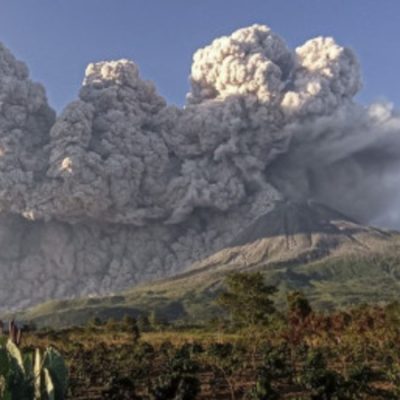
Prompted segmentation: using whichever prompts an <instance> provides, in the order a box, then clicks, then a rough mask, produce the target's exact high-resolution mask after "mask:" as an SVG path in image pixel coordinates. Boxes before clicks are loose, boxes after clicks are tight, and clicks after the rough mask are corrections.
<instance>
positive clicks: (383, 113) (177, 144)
mask: <svg viewBox="0 0 400 400" xmlns="http://www.w3.org/2000/svg"><path fill="white" fill-rule="evenodd" d="M190 83H191V90H190V93H189V94H188V96H187V105H186V106H185V107H184V108H182V109H180V108H177V107H174V106H169V105H168V104H167V103H166V102H165V100H164V99H163V98H161V96H159V95H158V94H157V92H156V89H155V88H154V86H153V85H152V84H151V83H150V82H147V81H143V80H142V79H141V78H140V75H139V71H138V67H137V66H136V65H135V64H134V63H133V62H131V61H128V60H119V61H111V62H99V63H95V64H91V65H89V66H88V68H87V70H86V75H85V78H84V82H83V86H82V89H81V90H80V93H79V98H78V100H76V101H74V102H72V103H71V104H70V105H68V106H67V107H66V109H65V110H64V111H63V112H62V114H61V115H60V116H58V117H56V115H55V113H54V112H53V111H52V109H51V108H50V106H49V105H48V104H47V99H46V96H45V91H44V89H43V87H42V86H40V85H38V84H36V83H33V82H32V81H31V80H30V79H29V76H28V70H27V68H26V66H25V65H24V64H23V63H21V62H19V61H17V60H16V59H15V58H14V56H13V55H12V54H11V53H10V51H9V50H7V49H6V48H5V47H3V46H1V47H0V107H1V110H0V111H1V112H0V151H1V156H0V210H1V218H0V254H1V256H0V273H1V276H2V278H1V281H0V304H2V307H4V308H16V307H22V306H27V305H32V304H34V303H38V302H40V301H42V300H45V299H50V298H65V297H74V296H80V295H88V294H91V295H96V294H103V293H110V292H114V291H117V290H120V289H124V288H126V287H128V286H132V285H135V284H137V283H139V282H142V281H144V280H149V279H154V278H162V277H166V276H171V275H173V274H176V273H177V272H180V271H183V270H184V269H185V268H188V267H189V266H190V265H192V264H193V263H195V262H197V261H199V260H202V259H204V258H205V257H208V256H210V255H211V254H213V253H215V252H218V251H219V250H221V249H224V248H226V247H227V246H229V245H230V244H231V243H233V244H234V243H236V244H240V243H242V242H243V238H248V237H250V238H251V237H254V238H257V237H258V236H268V237H272V236H274V235H277V237H281V236H282V234H284V235H283V236H285V237H286V239H284V240H286V243H289V242H291V241H292V240H296V241H297V242H299V243H303V242H304V243H308V244H307V246H311V247H312V246H314V245H315V242H318V243H322V242H323V243H325V244H326V247H329V246H328V244H330V243H333V245H335V244H334V243H335V241H338V240H339V242H340V239H338V238H340V237H342V238H345V237H346V238H349V241H350V242H351V243H353V244H355V243H358V242H360V240H358V234H356V233H355V232H358V231H360V232H364V230H363V229H364V228H361V227H360V226H359V225H357V226H356V225H354V229H355V231H354V233H351V234H350V233H349V232H350V231H351V229H353V228H351V229H350V228H349V227H350V226H351V223H350V222H346V224H345V228H344V229H343V230H341V228H340V227H339V226H338V225H335V224H333V223H331V222H329V223H328V222H326V221H328V220H329V221H332V218H331V217H329V218H327V216H326V213H327V211H323V207H322V206H318V207H312V208H310V207H309V206H306V205H304V204H309V203H307V202H308V201H309V200H310V199H313V200H315V201H317V202H321V203H323V204H326V205H327V206H329V207H331V208H333V209H337V210H339V211H340V212H342V213H344V214H345V215H349V216H350V217H352V218H355V219H357V220H358V221H360V222H361V223H368V222H370V221H375V220H385V219H387V215H397V208H396V207H395V206H393V204H396V201H397V200H398V198H399V196H398V187H399V185H398V183H399V177H400V174H399V171H400V165H399V160H400V147H399V139H400V118H399V115H398V113H397V112H396V111H394V110H393V109H392V107H391V106H390V105H389V104H380V103H377V104H373V105H371V106H369V107H364V106H361V105H359V104H357V103H355V102H354V101H353V97H354V95H355V94H356V93H357V92H358V90H359V89H360V87H361V81H360V71H359V67H358V62H357V59H356V57H355V55H354V54H353V52H352V51H351V50H349V49H347V48H344V47H341V46H339V45H338V44H337V43H336V42H335V41H334V40H333V39H332V38H322V37H319V38H316V39H312V40H310V41H308V42H307V43H305V44H304V45H302V46H300V47H298V48H297V49H296V50H294V51H293V50H291V49H289V48H288V47H287V45H286V44H285V42H284V41H283V40H282V39H281V38H280V37H279V36H277V35H276V34H274V33H273V32H272V31H271V30H270V29H269V28H268V27H266V26H262V25H254V26H251V27H248V28H244V29H240V30H238V31H236V32H234V33H233V34H232V35H231V36H228V37H222V38H219V39H216V40H215V41H214V42H213V43H212V44H211V45H209V46H207V47H205V48H203V49H200V50H199V51H197V52H196V53H195V55H194V61H193V66H192V71H191V75H190ZM285 201H289V203H286V204H303V206H301V207H300V208H296V210H295V212H294V215H296V217H295V218H289V217H288V216H289V215H290V212H291V211H290V208H289V209H287V208H285V209H286V211H285V213H284V215H285V217H284V218H276V215H278V214H279V213H281V212H282V207H283V206H282V204H285V203H284V202H285ZM285 207H287V206H285ZM326 210H327V209H326ZM388 210H389V213H388ZM271 211H272V213H270V212H271ZM324 213H325V214H324ZM328 214H329V215H332V213H331V212H329V213H328ZM279 215H280V214H279ZM335 215H336V214H335ZM264 227H265V228H264ZM294 228H295V229H296V230H299V231H303V230H305V232H304V233H302V236H301V238H298V237H297V234H296V235H289V236H288V235H287V234H286V233H285V232H287V231H288V229H294ZM264 229H266V231H264ZM316 229H317V230H320V231H322V232H321V233H320V234H319V235H320V239H321V240H322V239H323V240H322V242H321V240H319V239H318V240H317V241H316V236H315V233H314V231H315V230H316ZM365 232H367V233H368V235H372V237H375V235H377V236H379V238H380V239H379V240H384V238H387V237H390V235H386V234H384V233H380V232H379V231H374V230H369V229H368V228H365ZM299 233H300V232H299ZM252 235H253V236H252ZM271 240H272V239H271ZM279 240H281V239H279ZM346 240H347V239H346ZM275 247H276V246H275ZM278 247H279V246H278ZM281 247H282V246H281ZM299 247H301V246H299ZM317 247H318V246H317ZM322 247H324V246H322ZM364 247H365V246H364ZM289 248H290V247H289ZM320 250H321V249H320V248H319V247H318V251H320ZM282 251H287V248H286V249H284V246H283V247H282ZM324 251H325V250H324ZM267 255H268V256H271V255H272V250H268V254H267ZM277 257H278V256H277ZM279 257H280V256H279ZM279 257H278V258H279Z"/></svg>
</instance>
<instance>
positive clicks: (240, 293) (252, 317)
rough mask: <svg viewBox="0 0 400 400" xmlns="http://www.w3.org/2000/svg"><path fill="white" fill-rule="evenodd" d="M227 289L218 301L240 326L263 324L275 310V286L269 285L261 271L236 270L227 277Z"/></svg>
mask: <svg viewBox="0 0 400 400" xmlns="http://www.w3.org/2000/svg"><path fill="white" fill-rule="evenodd" d="M225 285H226V290H225V291H223V292H222V293H221V294H220V295H219V297H218V299H217V303H218V304H219V305H220V306H221V307H222V308H223V309H224V310H226V311H227V312H228V313H229V314H230V317H231V321H232V322H233V323H234V324H236V325H238V326H248V325H262V324H265V323H267V322H268V319H269V316H270V315H271V314H272V313H274V312H275V307H274V303H273V301H272V300H271V298H270V297H271V295H272V294H274V293H276V291H277V289H276V288H275V287H274V286H267V285H266V284H265V282H264V276H263V274H262V273H261V272H234V273H231V274H229V275H228V276H227V277H226V279H225Z"/></svg>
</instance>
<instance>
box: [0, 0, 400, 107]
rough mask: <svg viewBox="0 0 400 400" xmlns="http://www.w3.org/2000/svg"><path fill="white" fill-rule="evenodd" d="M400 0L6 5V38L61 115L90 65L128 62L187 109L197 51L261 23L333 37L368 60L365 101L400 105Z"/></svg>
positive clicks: (295, 35)
mask: <svg viewBox="0 0 400 400" xmlns="http://www.w3.org/2000/svg"><path fill="white" fill-rule="evenodd" d="M399 18H400V1H399V0H341V1H339V0H335V1H334V0H330V1H328V0H224V1H222V0H198V1H195V0H168V1H166V0H159V1H152V0H146V1H140V0H108V1H107V0H0V41H2V42H4V43H5V44H6V46H8V47H9V48H11V50H12V51H13V52H14V54H15V55H16V56H17V57H18V58H20V59H22V60H24V61H26V62H27V63H28V65H29V67H30V70H31V74H32V76H33V78H34V79H35V80H39V81H41V82H42V83H44V84H45V86H46V88H47V91H48V95H49V98H50V101H51V103H52V105H53V107H56V108H57V109H58V110H60V109H62V108H63V106H64V105H65V104H66V103H67V102H69V101H70V100H72V99H74V98H75V97H76V95H77V91H78V88H79V86H80V84H81V81H82V77H83V74H84V69H85V67H86V65H87V64H88V63H89V62H93V61H99V60H106V59H117V58H129V59H132V60H134V61H136V62H137V63H138V64H139V66H140V69H141V73H142V76H144V77H145V78H147V79H151V80H153V81H155V82H156V86H157V88H158V90H159V92H161V94H162V95H164V96H165V97H166V98H167V99H168V100H169V101H170V102H173V103H176V104H183V103H184V97H185V93H186V92H187V88H188V83H187V82H188V81H187V76H188V74H189V71H190V65H191V59H192V55H193V53H194V51H195V50H196V49H198V48H199V47H202V46H204V45H206V44H208V43H209V42H210V41H211V40H212V39H214V38H216V37H218V36H221V35H224V34H230V33H231V32H232V31H234V30H236V29H237V28H240V27H243V26H246V25H250V24H253V23H261V24H267V25H269V26H270V27H271V28H272V29H273V30H274V31H275V32H277V33H278V34H280V35H281V36H282V37H284V38H285V39H286V40H287V42H288V44H289V45H290V46H291V47H295V46H297V45H299V44H302V43H303V42H304V41H305V40H306V39H309V38H311V37H314V36H317V35H331V36H334V37H335V38H336V40H337V41H338V42H339V43H340V44H343V45H346V46H350V47H352V48H353V49H354V50H355V51H356V53H357V54H358V57H359V59H360V61H361V65H362V70H363V75H364V89H363V91H362V92H361V94H360V95H359V99H360V100H361V101H362V102H371V101H372V100H375V99H382V98H386V99H388V100H391V101H393V102H394V103H395V104H397V105H399V104H400V80H399V78H398V74H399V72H400V46H399V39H400V23H399Z"/></svg>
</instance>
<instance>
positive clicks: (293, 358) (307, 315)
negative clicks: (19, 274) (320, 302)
mask: <svg viewBox="0 0 400 400" xmlns="http://www.w3.org/2000/svg"><path fill="white" fill-rule="evenodd" d="M277 295H278V294H277V293H275V290H274V288H273V287H271V286H269V285H267V284H266V281H265V280H264V276H263V274H260V273H259V272H251V273H239V272H237V273H235V274H231V275H228V276H227V278H226V280H225V285H224V289H222V290H219V291H218V296H217V297H216V300H215V302H214V307H215V308H216V309H219V310H220V312H219V313H218V314H217V315H216V316H214V317H213V318H210V320H209V321H208V322H201V323H197V324H193V323H191V324H188V323H183V322H182V321H180V322H178V321H167V320H165V319H163V320H161V319H160V318H159V317H160V316H159V315H158V313H157V312H153V313H149V314H142V315H141V316H140V317H138V318H134V317H132V315H128V314H127V315H126V316H125V317H121V318H120V319H106V320H103V319H101V318H98V317H95V318H92V319H91V320H89V321H88V322H87V323H86V325H85V326H82V327H70V328H67V329H63V330H58V331H55V330H52V329H49V328H47V329H40V330H36V331H27V332H25V333H24V335H23V340H22V343H21V345H20V346H21V348H22V351H23V353H22V354H31V355H32V354H33V353H32V351H33V349H34V348H37V349H45V348H48V347H49V346H50V348H51V349H58V350H57V352H56V351H55V350H47V352H46V351H44V352H43V350H42V351H41V352H40V354H41V355H42V358H43V359H45V358H46V357H48V358H49V360H50V359H51V360H53V359H58V360H59V364H58V365H63V364H62V361H61V360H62V359H61V358H60V355H62V357H63V359H65V361H66V364H67V366H68V369H69V385H68V389H67V394H68V395H67V398H70V399H79V400H89V399H90V400H96V399H99V400H100V399H102V400H108V399H113V400H119V399H129V400H168V399H171V400H178V399H182V400H183V399H185V400H191V399H200V400H205V399H229V400H256V399H257V400H271V399H292V400H325V399H326V400H329V399H331V400H353V399H393V400H394V399H398V398H399V396H400V304H399V303H396V302H393V303H390V304H387V305H374V306H372V305H358V306H354V307H350V308H347V309H346V310H335V311H331V312H329V313H327V312H321V311H318V310H316V309H314V308H313V307H312V305H311V304H310V302H309V300H308V298H307V297H306V296H305V295H304V293H302V292H300V291H292V292H288V293H287V296H286V305H285V307H284V308H281V309H277V308H276V306H275V299H276V298H277V297H278V296H277ZM241 305H242V307H241ZM246 317H248V320H247V323H246ZM11 336H12V337H13V338H18V337H19V338H20V339H21V334H20V333H18V330H16V329H14V330H13V332H11ZM15 348H17V347H16V346H15ZM49 351H51V352H52V353H51V354H53V356H51V357H49V355H48V354H49ZM1 354H2V356H1V358H0V369H1V370H0V372H2V371H4V365H6V366H7V365H8V364H7V362H6V363H5V364H4V354H5V353H4V352H3V353H1ZM46 354H47V355H46ZM55 355H57V356H55ZM21 357H23V359H24V356H21ZM10 359H11V358H10ZM30 363H31V365H35V363H32V362H30ZM24 365H25V364H24ZM37 365H38V364H37ZM51 365H52V364H51V363H50V362H49V363H45V364H44V365H43V368H47V369H48V370H49V375H50V377H51V378H52V382H53V383H54V385H55V386H56V384H57V382H65V379H64V378H63V379H59V378H58V377H60V376H62V377H65V371H66V369H65V368H61V371H64V372H63V373H62V374H58V375H57V374H56V373H55V370H54V368H53V367H51ZM52 368H53V369H52ZM28 375H29V374H28ZM31 376H32V375H31ZM34 376H38V375H34ZM40 376H41V377H42V376H43V377H44V385H43V383H41V388H42V389H41V395H42V396H44V397H42V398H46V397H45V396H46V393H45V391H44V389H43V387H46V375H43V374H40ZM20 379H21V382H25V381H28V382H31V381H32V379H31V380H29V379H28V380H26V379H25V378H24V379H22V378H20ZM19 387H20V388H23V387H24V385H19ZM30 387H31V389H30V390H32V385H31V386H30ZM62 387H63V389H62V391H63V390H64V388H65V386H62ZM21 390H22V389H21ZM57 396H58V394H57V392H56V397H55V399H58V398H62V397H57ZM4 398H7V397H4ZM14 398H19V399H24V398H23V397H11V399H14ZM48 398H50V397H48ZM27 399H29V397H27Z"/></svg>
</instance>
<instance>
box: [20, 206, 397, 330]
mask: <svg viewBox="0 0 400 400" xmlns="http://www.w3.org/2000/svg"><path fill="white" fill-rule="evenodd" d="M256 270H257V271H262V272H263V273H264V275H265V278H266V280H267V281H268V282H269V283H270V284H273V285H276V286H278V288H279V289H280V290H279V294H278V297H277V301H278V304H280V305H282V304H284V296H285V294H286V293H287V291H288V290H293V289H301V290H303V291H304V292H305V293H306V294H307V296H308V297H309V298H310V300H311V302H312V303H313V305H314V306H315V307H317V308H325V309H328V308H335V307H342V306H347V305H352V304H357V303H361V302H386V301H391V300H395V299H397V298H398V289H399V288H400V234H399V233H397V232H393V231H386V230H381V229H376V228H372V227H367V226H362V225H359V224H357V223H356V222H355V221H352V220H351V219H349V218H347V217H345V216H344V215H342V214H340V213H338V212H336V211H334V210H331V209H329V208H328V207H325V206H322V205H320V204H316V203H313V202H309V203H300V204H299V203H292V202H282V203H280V204H278V205H277V206H276V207H275V209H274V210H273V211H271V212H269V213H267V214H265V215H263V216H261V217H260V218H258V219H257V220H256V221H254V222H253V223H252V224H251V225H250V226H248V227H245V228H244V229H243V230H242V231H241V232H239V233H238V235H237V237H236V239H235V240H234V241H233V242H232V243H231V245H230V246H228V247H227V248H225V249H224V250H222V251H219V252H217V253H215V254H213V255H212V256H210V257H208V258H206V259H204V260H202V261H201V262H198V263H195V264H194V265H192V266H191V268H190V269H188V270H187V271H185V272H184V273H182V274H179V275H177V276H174V277H172V278H169V279H164V280H161V281H156V282H149V283H147V284H145V285H141V286H138V287H135V288H133V289H131V290H128V291H125V292H123V293H121V294H118V295H113V296H108V297H102V298H87V299H75V300H70V301H67V300H65V301H54V302H48V303H46V304H42V305H40V306H38V307H35V308H32V309H30V310H27V311H25V312H22V313H20V314H18V317H19V318H21V319H24V320H31V319H33V320H35V321H36V322H37V323H38V324H39V325H47V324H51V325H52V326H55V327H58V326H66V325H71V324H80V323H83V322H84V321H86V320H87V318H89V317H93V316H99V317H101V318H109V317H113V318H118V317H121V316H123V315H124V314H132V315H138V314H140V313H142V312H149V311H152V310H156V311H157V313H159V314H160V315H163V316H165V317H167V318H169V319H181V318H186V319H192V320H199V319H209V318H211V317H212V316H213V315H214V314H215V313H216V312H217V309H216V308H215V305H214V304H213V299H214V298H215V296H216V295H217V293H218V290H219V288H220V287H221V284H222V282H223V279H224V276H225V275H226V274H227V273H229V272H231V271H256Z"/></svg>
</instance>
